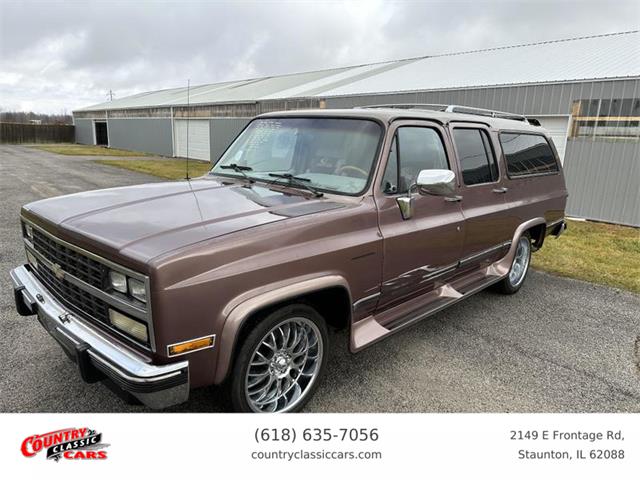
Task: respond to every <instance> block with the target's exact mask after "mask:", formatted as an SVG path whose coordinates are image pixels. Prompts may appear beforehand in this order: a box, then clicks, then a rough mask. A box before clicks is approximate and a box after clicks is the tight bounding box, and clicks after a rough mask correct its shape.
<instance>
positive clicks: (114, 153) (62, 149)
mask: <svg viewBox="0 0 640 480" xmlns="http://www.w3.org/2000/svg"><path fill="white" fill-rule="evenodd" d="M33 148H37V149H39V150H44V151H45V152H50V153H57V154H59V155H96V156H105V157H146V156H148V154H146V153H143V152H132V151H130V150H120V149H118V148H107V147H100V146H97V145H75V144H71V143H59V144H46V145H37V146H34V147H33Z"/></svg>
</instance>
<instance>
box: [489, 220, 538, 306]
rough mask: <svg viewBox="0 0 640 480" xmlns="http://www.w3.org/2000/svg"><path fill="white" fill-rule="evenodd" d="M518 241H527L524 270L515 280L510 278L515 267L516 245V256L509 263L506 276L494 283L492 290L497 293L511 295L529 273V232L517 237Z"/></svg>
mask: <svg viewBox="0 0 640 480" xmlns="http://www.w3.org/2000/svg"><path fill="white" fill-rule="evenodd" d="M520 241H526V242H527V251H528V253H527V256H526V266H525V267H524V272H523V273H521V274H520V275H518V277H517V279H516V280H517V281H514V280H513V279H512V272H513V271H514V268H516V258H517V252H518V247H516V257H514V260H513V262H512V263H511V269H510V270H509V273H508V274H507V276H506V277H504V278H503V279H502V280H500V281H499V282H498V283H496V284H495V285H494V290H496V291H497V292H499V293H502V294H505V295H513V294H514V293H516V292H517V291H518V290H520V289H521V288H522V285H524V281H525V280H526V278H527V274H528V273H529V266H530V265H531V235H529V232H525V233H524V234H523V235H522V236H521V237H520V238H519V239H518V242H520Z"/></svg>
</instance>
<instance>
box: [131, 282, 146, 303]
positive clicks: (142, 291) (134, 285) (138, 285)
mask: <svg viewBox="0 0 640 480" xmlns="http://www.w3.org/2000/svg"><path fill="white" fill-rule="evenodd" d="M129 295H131V296H132V297H133V298H135V299H136V300H140V301H141V302H144V303H147V289H146V287H145V285H144V283H143V282H141V281H140V280H136V279H135V278H130V279H129Z"/></svg>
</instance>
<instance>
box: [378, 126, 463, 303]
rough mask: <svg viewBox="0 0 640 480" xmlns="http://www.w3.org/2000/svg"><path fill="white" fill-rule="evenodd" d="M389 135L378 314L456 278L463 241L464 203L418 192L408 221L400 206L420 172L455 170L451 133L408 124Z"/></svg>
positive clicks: (381, 197) (381, 188) (381, 189)
mask: <svg viewBox="0 0 640 480" xmlns="http://www.w3.org/2000/svg"><path fill="white" fill-rule="evenodd" d="M390 135H391V136H392V137H391V142H390V148H389V151H388V154H387V156H386V159H387V161H386V165H385V167H384V170H383V172H382V179H381V181H379V182H378V183H377V185H376V190H375V198H376V204H377V206H378V212H379V213H378V216H379V217H378V218H379V225H380V231H381V233H382V237H383V245H384V247H383V248H384V260H383V278H382V286H381V292H380V293H381V294H380V300H379V302H378V309H379V310H384V309H386V308H388V307H391V306H393V305H394V304H396V303H399V302H402V301H404V300H406V299H408V298H410V297H412V296H415V295H418V294H420V293H424V292H427V291H429V290H431V289H433V288H435V287H436V286H438V285H440V284H441V283H442V282H443V281H444V280H446V278H448V277H449V276H451V275H452V274H453V272H454V271H455V268H456V266H457V262H458V260H459V258H460V254H461V252H462V247H463V238H464V219H463V216H462V211H461V208H460V203H459V202H455V201H450V200H451V199H446V198H444V197H437V196H430V195H426V196H421V195H419V194H417V193H414V194H413V196H414V203H413V216H412V217H411V218H410V219H404V218H403V216H402V214H401V211H400V208H399V206H398V198H400V197H406V196H407V191H408V189H409V187H410V186H411V185H412V184H413V183H415V181H416V178H417V176H418V173H419V172H420V170H425V169H448V170H451V169H453V170H454V171H455V166H454V165H452V164H453V163H454V162H453V159H452V158H451V156H450V155H449V152H451V145H450V143H449V139H448V137H447V135H446V132H445V131H444V130H443V128H442V127H441V126H440V125H438V124H436V123H431V122H426V121H425V122H421V121H404V122H398V124H397V125H396V126H395V127H394V128H393V129H392V130H391V132H390ZM388 143H389V142H388Z"/></svg>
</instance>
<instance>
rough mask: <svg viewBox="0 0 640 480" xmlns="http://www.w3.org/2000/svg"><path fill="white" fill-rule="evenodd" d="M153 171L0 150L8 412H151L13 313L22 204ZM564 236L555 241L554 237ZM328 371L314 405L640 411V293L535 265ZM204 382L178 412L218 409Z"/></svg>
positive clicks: (338, 355)
mask: <svg viewBox="0 0 640 480" xmlns="http://www.w3.org/2000/svg"><path fill="white" fill-rule="evenodd" d="M148 181H158V180H157V179H155V178H154V177H149V176H147V175H143V174H138V173H133V172H129V171H125V170H120V169H116V168H111V167H107V166H102V165H97V164H94V163H93V162H92V161H91V159H88V158H87V157H70V156H60V155H55V154H51V153H46V152H43V151H39V150H35V149H30V148H26V147H18V146H7V145H0V192H1V193H2V207H1V209H0V287H1V292H0V411H2V412H18V411H19V412H120V411H130V412H139V411H145V410H146V408H145V407H143V406H139V405H129V404H127V403H126V402H124V401H123V400H121V399H120V398H119V397H118V396H116V395H115V394H114V393H112V392H111V391H110V390H109V389H108V388H106V387H105V386H104V385H102V384H99V383H98V384H93V385H86V384H84V383H83V382H82V381H81V380H80V376H79V375H78V373H77V371H76V369H75V366H74V364H73V363H71V361H70V360H68V359H67V357H66V356H65V355H64V353H63V352H62V350H61V348H60V347H59V346H58V345H57V343H56V342H55V341H54V340H53V339H52V338H51V337H49V336H48V335H47V334H46V333H45V332H44V330H43V329H42V327H40V325H39V324H38V322H37V320H36V319H35V317H20V316H18V314H17V313H16V312H15V310H14V305H13V292H12V288H11V282H10V279H9V270H10V269H11V268H12V267H14V266H16V265H18V264H20V263H22V262H23V259H24V250H23V247H22V244H21V239H20V234H19V222H18V213H19V209H20V206H21V205H22V204H24V203H27V202H30V201H33V200H37V199H40V198H46V197H50V196H55V195H60V194H65V193H72V192H79V191H83V190H90V189H95V188H103V187H111V186H116V185H129V184H135V183H141V182H148ZM550 241H554V240H550ZM332 340H333V346H334V348H333V350H332V354H331V357H330V359H329V365H328V375H327V376H326V377H325V380H324V382H323V383H322V385H321V386H320V389H319V390H318V392H317V394H316V396H315V398H314V399H313V400H312V401H311V403H310V404H309V405H308V407H307V410H308V411H318V412H364V411H374V412H375V411H377V412H391V411H393V412H640V359H639V358H638V355H640V353H639V351H640V297H639V296H637V295H634V294H631V293H628V292H624V291H620V290H616V289H612V288H607V287H600V286H596V285H592V284H589V283H585V282H580V281H576V280H568V279H563V278H558V277H554V276H551V275H547V274H544V273H539V272H531V274H530V276H529V278H528V279H527V281H526V283H525V285H524V287H523V288H522V290H521V291H520V292H519V293H518V294H517V295H513V296H509V297H507V296H501V295H497V294H493V293H491V292H482V293H479V294H477V295H475V296H473V297H472V298H470V299H468V300H465V301H463V302H460V303H458V304H457V305H455V306H453V307H452V308H450V309H448V310H446V311H444V312H441V313H439V314H437V315H435V316H433V317H431V318H430V319H429V320H426V321H424V322H422V323H420V324H418V325H416V326H415V327H412V328H410V329H407V330H405V331H403V332H401V333H399V334H397V335H395V336H394V337H391V338H390V339H388V340H387V341H384V342H381V343H379V344H376V345H374V346H373V347H371V348H369V349H367V350H365V351H363V352H361V353H359V354H357V355H351V354H349V353H348V351H347V348H346V344H347V337H346V334H344V333H337V334H332ZM220 396H221V392H220V390H219V389H217V388H205V389H201V390H196V391H194V392H192V397H191V399H190V401H189V402H188V403H186V404H183V405H180V406H177V407H175V408H173V409H172V410H174V411H219V410H220V409H221V408H222V402H221V401H220Z"/></svg>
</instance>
